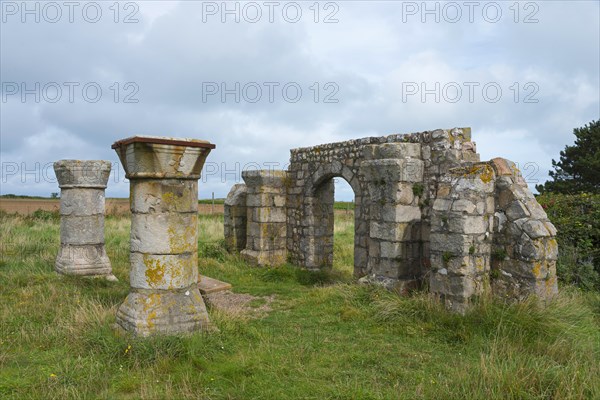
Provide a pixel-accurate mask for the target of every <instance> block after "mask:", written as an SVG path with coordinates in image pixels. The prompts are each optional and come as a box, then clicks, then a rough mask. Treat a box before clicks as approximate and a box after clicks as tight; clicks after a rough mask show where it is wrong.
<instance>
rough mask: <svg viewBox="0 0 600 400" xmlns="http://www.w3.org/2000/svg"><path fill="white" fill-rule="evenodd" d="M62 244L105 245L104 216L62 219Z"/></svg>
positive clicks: (65, 217)
mask: <svg viewBox="0 0 600 400" xmlns="http://www.w3.org/2000/svg"><path fill="white" fill-rule="evenodd" d="M60 242H61V243H62V244H73V245H84V244H104V215H103V214H102V215H100V214H96V215H87V216H81V217H74V216H70V215H69V216H63V217H62V218H61V219H60Z"/></svg>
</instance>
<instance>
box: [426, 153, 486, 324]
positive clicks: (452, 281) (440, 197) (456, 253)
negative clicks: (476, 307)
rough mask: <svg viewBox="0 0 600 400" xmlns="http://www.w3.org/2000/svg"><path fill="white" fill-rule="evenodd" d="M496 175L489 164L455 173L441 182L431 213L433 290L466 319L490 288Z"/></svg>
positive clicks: (456, 169)
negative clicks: (475, 298)
mask: <svg viewBox="0 0 600 400" xmlns="http://www.w3.org/2000/svg"><path fill="white" fill-rule="evenodd" d="M494 180H495V174H494V170H493V169H492V167H491V166H490V165H488V164H487V163H479V164H475V165H473V166H472V167H460V168H453V169H451V170H450V172H449V173H448V174H447V175H445V176H443V177H441V178H440V182H439V184H438V190H437V196H436V199H435V201H434V203H433V210H432V213H431V274H430V279H429V288H430V290H431V292H432V293H435V294H437V295H438V296H439V297H441V298H442V299H443V300H444V302H445V305H446V307H447V308H448V309H450V310H452V311H455V312H459V313H464V312H465V311H466V310H467V308H468V306H469V303H470V301H471V299H472V298H473V296H478V295H482V294H484V293H486V291H487V289H488V288H489V271H490V251H491V248H492V232H493V224H494Z"/></svg>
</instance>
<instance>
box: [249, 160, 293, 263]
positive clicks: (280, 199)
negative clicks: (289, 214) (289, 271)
mask: <svg viewBox="0 0 600 400" xmlns="http://www.w3.org/2000/svg"><path fill="white" fill-rule="evenodd" d="M286 176H287V174H286V172H285V171H273V170H263V171H244V172H242V178H244V181H245V182H246V188H247V189H246V190H247V192H246V206H247V207H248V209H247V214H248V217H247V218H248V225H247V238H246V249H245V250H244V251H242V252H241V255H242V257H243V258H244V259H245V260H247V261H248V262H249V263H251V264H254V265H261V266H263V265H269V266H275V265H281V264H284V263H285V262H286V258H287V248H286V239H287V228H286V221H287V219H286V199H285V196H286V184H285V183H286Z"/></svg>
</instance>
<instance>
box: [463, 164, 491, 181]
mask: <svg viewBox="0 0 600 400" xmlns="http://www.w3.org/2000/svg"><path fill="white" fill-rule="evenodd" d="M473 175H479V179H481V181H482V182H483V183H489V182H490V181H491V180H492V179H494V169H493V168H492V167H491V166H490V165H488V164H480V165H474V166H472V167H471V168H470V169H469V170H467V171H466V172H465V173H464V175H463V176H464V177H468V176H473Z"/></svg>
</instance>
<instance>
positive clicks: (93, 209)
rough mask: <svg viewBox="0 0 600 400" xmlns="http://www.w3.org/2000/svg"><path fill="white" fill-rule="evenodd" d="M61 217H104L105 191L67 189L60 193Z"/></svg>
mask: <svg viewBox="0 0 600 400" xmlns="http://www.w3.org/2000/svg"><path fill="white" fill-rule="evenodd" d="M60 215H64V216H77V217H81V216H90V215H101V216H102V217H103V216H104V189H95V188H89V189H85V190H82V189H81V188H75V187H73V188H67V189H61V191H60Z"/></svg>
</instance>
